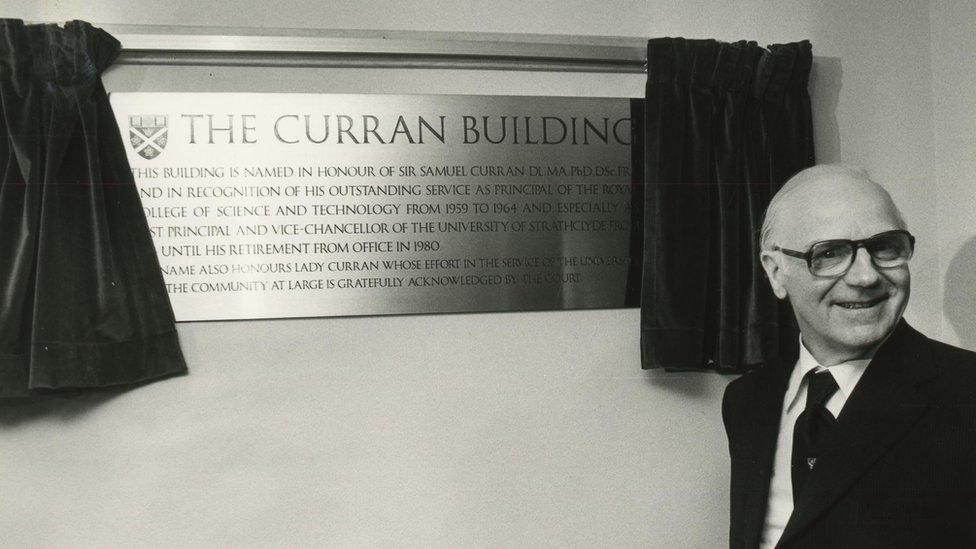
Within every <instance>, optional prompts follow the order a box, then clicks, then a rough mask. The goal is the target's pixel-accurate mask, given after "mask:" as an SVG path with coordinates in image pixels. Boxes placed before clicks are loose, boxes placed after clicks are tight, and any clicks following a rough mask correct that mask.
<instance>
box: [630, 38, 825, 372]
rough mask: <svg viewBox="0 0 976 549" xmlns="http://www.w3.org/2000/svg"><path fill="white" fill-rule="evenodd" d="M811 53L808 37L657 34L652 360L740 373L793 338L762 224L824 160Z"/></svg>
mask: <svg viewBox="0 0 976 549" xmlns="http://www.w3.org/2000/svg"><path fill="white" fill-rule="evenodd" d="M812 60H813V57H812V53H811V46H810V43H809V42H807V41H803V42H797V43H791V44H777V45H772V46H769V47H768V49H764V48H761V47H759V46H758V45H757V44H756V43H754V42H736V43H723V42H718V41H715V40H686V39H682V38H662V39H654V40H650V41H649V42H648V52H647V63H648V68H647V88H646V98H645V119H644V143H645V144H644V180H645V188H644V200H643V202H644V227H643V242H644V247H643V260H642V262H643V270H642V277H643V280H642V289H641V362H642V366H643V368H645V369H648V368H666V369H669V370H717V371H721V372H728V373H740V372H744V371H746V370H749V369H752V368H755V367H759V366H762V365H763V364H766V363H769V362H772V361H774V360H775V359H776V357H777V356H778V352H779V348H780V347H781V346H782V344H784V343H786V342H788V341H790V338H791V337H794V336H795V334H796V332H795V330H796V328H795V325H794V321H793V319H792V313H791V312H790V311H789V309H788V305H786V304H784V303H779V302H778V301H777V300H776V298H775V296H774V295H773V293H772V291H771V290H770V288H769V284H768V282H767V281H766V280H765V274H764V272H763V270H762V266H761V264H760V262H759V230H760V226H761V224H762V217H763V214H764V212H765V208H766V205H767V204H768V203H769V200H770V198H771V197H772V196H773V194H774V193H775V192H776V190H777V189H778V188H779V187H780V185H782V184H783V182H785V181H786V180H787V179H788V178H789V177H790V176H792V175H793V174H794V173H796V172H798V171H799V170H801V169H803V168H806V167H808V166H811V165H813V163H814V152H813V130H812V121H811V114H810V98H809V94H808V92H807V82H808V79H809V74H810V69H811V66H812ZM793 341H795V339H794V340H793Z"/></svg>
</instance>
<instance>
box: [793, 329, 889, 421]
mask: <svg viewBox="0 0 976 549" xmlns="http://www.w3.org/2000/svg"><path fill="white" fill-rule="evenodd" d="M870 362H871V359H870V358H864V359H858V360H851V361H848V362H842V363H840V364H835V365H833V366H830V367H829V368H824V367H823V366H820V365H819V364H817V359H815V358H813V355H811V354H810V351H808V350H807V347H806V345H804V344H803V336H800V357H799V358H798V359H797V361H796V366H795V367H794V368H793V373H792V374H791V375H790V382H789V384H788V385H787V386H786V399H785V401H784V402H786V410H787V411H790V410H792V409H793V407H794V406H795V405H796V402H797V400H799V399H798V397H799V396H800V385H801V382H802V381H803V378H804V376H806V375H807V372H809V371H810V370H814V369H819V370H824V369H826V370H829V371H830V374H831V375H833V376H834V381H836V382H837V387H838V388H839V389H840V391H841V392H842V393H843V394H844V401H845V402H846V401H847V399H848V398H850V396H851V393H853V392H854V387H855V386H856V385H857V382H858V381H860V379H861V376H862V375H864V371H865V370H867V368H868V364H869V363H870Z"/></svg>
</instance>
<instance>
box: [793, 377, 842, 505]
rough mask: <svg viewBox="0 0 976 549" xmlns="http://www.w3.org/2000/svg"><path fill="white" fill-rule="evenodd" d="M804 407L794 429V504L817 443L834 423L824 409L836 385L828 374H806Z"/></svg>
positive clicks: (830, 415) (810, 466)
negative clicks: (805, 401)
mask: <svg viewBox="0 0 976 549" xmlns="http://www.w3.org/2000/svg"><path fill="white" fill-rule="evenodd" d="M806 378H807V406H806V408H804V410H803V412H802V413H800V417H798V418H796V424H794V426H793V459H792V470H793V501H797V500H798V499H799V497H800V494H801V493H802V491H803V486H804V485H805V484H806V480H807V477H808V476H809V475H810V471H812V470H813V467H814V465H816V463H817V458H818V457H819V455H820V453H819V452H820V443H821V442H822V441H823V439H824V436H825V435H826V433H827V432H828V431H829V430H830V429H831V428H832V427H833V426H834V423H836V420H835V419H834V416H833V415H832V414H831V413H830V411H829V410H827V407H826V406H825V405H826V404H827V401H828V400H830V397H831V396H832V395H833V394H834V392H835V391H837V382H836V381H834V376H833V375H831V374H830V371H825V372H823V373H819V374H818V373H815V371H814V370H810V371H809V372H808V373H807V375H806Z"/></svg>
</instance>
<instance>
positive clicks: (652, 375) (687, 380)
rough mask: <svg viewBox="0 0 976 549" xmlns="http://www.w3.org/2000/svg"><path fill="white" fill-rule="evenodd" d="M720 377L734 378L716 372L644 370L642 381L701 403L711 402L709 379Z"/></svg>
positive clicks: (712, 393) (712, 394)
mask: <svg viewBox="0 0 976 549" xmlns="http://www.w3.org/2000/svg"><path fill="white" fill-rule="evenodd" d="M712 377H721V378H725V379H727V380H728V381H732V380H733V379H735V376H730V375H725V374H719V373H717V372H666V371H664V370H644V381H646V382H647V384H648V385H650V386H652V387H655V388H660V389H664V390H666V391H668V392H670V393H676V394H679V395H681V396H683V397H685V398H689V399H693V400H701V401H709V400H713V399H714V398H715V397H714V389H712V385H713V384H712V383H711V378H712Z"/></svg>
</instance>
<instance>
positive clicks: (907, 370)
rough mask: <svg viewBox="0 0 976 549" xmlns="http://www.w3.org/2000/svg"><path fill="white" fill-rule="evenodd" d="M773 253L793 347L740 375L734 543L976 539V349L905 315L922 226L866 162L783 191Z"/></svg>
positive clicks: (899, 543) (890, 544) (770, 238)
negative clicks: (945, 339)
mask: <svg viewBox="0 0 976 549" xmlns="http://www.w3.org/2000/svg"><path fill="white" fill-rule="evenodd" d="M761 240H762V242H761V248H762V251H761V260H762V265H763V267H764V269H765V271H766V275H767V276H768V278H769V282H770V284H771V285H772V288H773V292H774V293H775V294H776V296H777V297H779V298H780V299H788V300H789V303H790V305H791V306H792V308H793V311H794V314H795V316H796V320H797V323H798V325H799V328H800V340H799V342H798V345H797V350H796V353H794V354H793V355H792V356H789V357H786V358H785V359H784V360H783V362H782V363H781V364H779V365H769V366H767V367H766V368H763V369H761V370H759V371H756V372H753V373H751V374H748V375H746V376H744V377H742V378H739V379H737V380H735V381H733V382H732V383H730V384H729V386H728V388H727V389H726V392H725V399H724V402H723V406H722V414H723V418H724V420H725V428H726V432H727V433H728V436H729V451H730V454H731V458H732V486H731V488H732V498H731V504H732V508H731V521H732V522H731V540H730V541H731V546H732V547H750V548H751V547H817V548H835V547H858V548H860V547H885V548H894V547H976V354H974V353H971V352H969V351H964V350H962V349H957V348H955V347H951V346H948V345H945V344H943V343H939V342H937V341H933V340H931V339H928V338H926V337H925V336H923V335H922V334H920V333H918V332H917V331H915V330H914V329H913V328H912V327H910V326H909V325H908V324H907V323H906V322H905V321H904V320H903V319H902V318H901V317H902V312H903V311H904V310H905V305H906V304H907V303H908V296H909V291H910V286H911V284H910V282H911V276H910V273H909V261H910V260H911V258H912V253H913V251H914V246H915V239H914V237H913V236H912V235H911V234H910V233H909V232H908V230H907V226H906V224H905V221H904V219H903V218H902V215H901V213H900V212H899V211H898V208H897V207H896V206H895V204H894V203H893V202H892V200H891V197H890V196H889V195H888V193H887V192H886V191H885V190H884V189H883V188H882V187H881V186H880V185H878V184H877V183H874V182H872V181H871V180H870V179H868V178H867V176H866V175H865V174H864V173H862V172H860V171H857V170H852V169H849V168H844V167H839V166H816V167H813V168H810V169H808V170H805V171H803V172H800V173H799V174H797V175H796V176H795V177H793V178H792V179H790V181H788V182H787V183H786V184H785V185H784V186H783V188H782V189H781V190H780V191H779V193H777V194H776V196H775V197H773V200H772V202H771V203H770V205H769V208H768V210H767V212H766V219H765V222H764V224H763V230H762V235H761Z"/></svg>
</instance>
